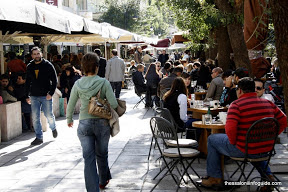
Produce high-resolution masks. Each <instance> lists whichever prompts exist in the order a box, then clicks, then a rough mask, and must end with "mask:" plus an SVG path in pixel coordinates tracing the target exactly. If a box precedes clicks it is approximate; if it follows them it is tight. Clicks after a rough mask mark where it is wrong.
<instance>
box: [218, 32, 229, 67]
mask: <svg viewBox="0 0 288 192" xmlns="http://www.w3.org/2000/svg"><path fill="white" fill-rule="evenodd" d="M216 37H217V39H216V41H217V45H218V66H219V67H221V68H222V69H223V71H227V70H228V69H230V53H232V52H233V51H232V48H231V44H230V39H229V35H228V31H227V27H218V28H217V29H216Z"/></svg>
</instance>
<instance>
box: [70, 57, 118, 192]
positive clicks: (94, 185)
mask: <svg viewBox="0 0 288 192" xmlns="http://www.w3.org/2000/svg"><path fill="white" fill-rule="evenodd" d="M98 69H99V57H98V56H97V55H96V54H95V53H87V54H86V55H84V57H83V59H82V70H83V72H84V74H85V76H83V77H82V78H81V79H80V80H78V81H76V83H75V85H74V86H73V88H72V91H71V95H70V100H69V102H68V106H67V113H66V117H67V124H68V126H69V127H72V126H73V119H72V117H73V112H74V108H75V105H76V103H77V101H78V99H79V98H80V100H81V105H82V106H81V109H80V116H79V126H78V130H77V135H78V138H79V140H80V143H81V146H82V152H83V158H84V164H85V165H84V166H85V167H84V177H85V185H86V190H87V191H88V192H99V188H100V189H104V188H105V186H106V185H107V184H108V183H109V180H110V179H111V173H110V170H109V166H108V143H109V139H110V126H109V120H107V119H103V118H100V117H96V116H93V115H90V114H89V113H88V104H89V99H90V98H91V97H92V96H95V95H97V93H98V92H99V91H100V98H101V99H107V101H108V102H109V104H110V106H111V107H112V108H114V109H115V108H117V106H118V104H117V101H116V98H115V96H114V93H113V91H112V88H111V86H110V84H109V82H108V81H107V80H106V79H105V78H101V77H99V76H98V75H97V73H98ZM96 160H97V167H98V169H97V167H96ZM97 170H98V171H97Z"/></svg>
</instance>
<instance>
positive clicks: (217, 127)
mask: <svg viewBox="0 0 288 192" xmlns="http://www.w3.org/2000/svg"><path fill="white" fill-rule="evenodd" d="M192 126H193V127H196V128H201V129H203V131H202V134H201V136H200V139H199V142H198V143H199V146H198V150H199V151H200V152H202V153H204V154H205V155H207V139H208V136H209V133H208V130H207V129H210V130H211V134H215V133H224V132H225V125H224V124H222V123H212V124H209V125H207V124H203V123H202V121H194V122H193V123H192Z"/></svg>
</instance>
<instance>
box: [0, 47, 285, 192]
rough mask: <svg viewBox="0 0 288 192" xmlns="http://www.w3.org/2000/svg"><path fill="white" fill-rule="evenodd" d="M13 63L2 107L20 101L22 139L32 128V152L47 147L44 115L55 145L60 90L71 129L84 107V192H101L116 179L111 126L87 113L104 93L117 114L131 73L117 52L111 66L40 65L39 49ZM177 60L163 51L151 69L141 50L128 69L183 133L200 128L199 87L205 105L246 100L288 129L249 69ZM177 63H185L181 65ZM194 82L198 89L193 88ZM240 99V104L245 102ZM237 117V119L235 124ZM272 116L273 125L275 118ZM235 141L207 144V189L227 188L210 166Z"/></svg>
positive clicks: (96, 61) (150, 102)
mask: <svg viewBox="0 0 288 192" xmlns="http://www.w3.org/2000/svg"><path fill="white" fill-rule="evenodd" d="M8 55H9V56H8V59H7V60H6V62H7V73H5V74H3V75H1V78H0V80H1V89H0V102H4V103H6V102H15V101H21V108H22V125H23V131H26V130H30V129H31V128H32V127H33V128H34V130H35V135H36V138H35V140H34V141H33V142H32V143H31V144H32V145H39V144H42V143H43V133H42V127H41V123H40V111H41V110H42V111H43V112H44V115H45V116H46V117H47V119H48V123H49V127H50V129H51V130H52V134H53V137H54V138H56V137H57V135H58V133H57V129H56V124H55V117H54V114H53V111H52V96H53V94H54V92H55V90H56V88H58V89H59V90H61V92H62V97H65V98H67V101H68V106H67V114H66V115H67V124H68V126H69V127H72V126H73V111H74V108H75V105H76V102H77V100H78V99H80V100H81V108H80V117H79V127H78V137H79V140H80V142H81V146H82V150H83V157H84V161H85V169H84V173H85V183H86V188H87V191H99V188H101V189H103V188H105V186H106V185H107V184H108V183H109V180H110V179H111V174H110V172H109V166H108V142H109V137H110V126H109V122H108V120H107V119H102V118H98V117H95V116H92V115H90V114H88V109H87V108H88V103H89V99H90V98H91V97H92V96H94V95H95V94H96V93H98V92H100V91H101V94H100V97H101V98H103V99H104V98H106V99H107V100H108V102H109V103H110V105H111V107H112V108H114V109H115V108H116V107H117V100H116V99H118V98H120V93H121V89H122V87H123V82H124V81H125V71H126V72H127V67H128V66H125V63H124V60H123V59H121V58H120V57H119V54H118V52H117V50H115V49H113V50H112V51H111V59H109V60H108V61H106V59H105V58H103V57H101V51H100V49H95V50H94V53H87V54H85V55H83V54H81V53H79V54H78V55H76V54H71V55H63V56H62V57H61V56H60V55H57V54H56V55H53V56H52V55H50V54H48V59H43V56H42V52H41V50H40V48H38V47H34V48H33V49H32V50H31V55H30V56H31V57H29V56H26V57H25V61H22V60H21V59H17V57H15V53H9V54H8ZM172 56H173V57H171V55H170V56H169V55H168V54H167V53H166V51H165V50H163V51H162V52H161V54H159V56H158V59H157V60H156V61H154V59H153V57H151V56H150V55H149V52H146V54H145V55H143V52H142V49H141V47H137V50H136V51H135V55H134V59H135V60H132V61H131V63H130V65H129V70H128V75H131V76H132V80H133V83H134V86H135V91H136V92H137V93H138V95H139V93H140V95H141V94H145V96H146V100H145V107H146V108H152V107H154V106H156V107H164V108H167V109H168V110H169V111H170V112H171V114H172V115H173V117H174V119H175V121H176V123H177V125H178V127H180V130H179V131H184V130H187V129H188V130H189V129H190V128H192V122H193V121H196V120H198V119H193V118H192V117H191V115H190V114H188V113H187V107H189V103H188V102H187V101H188V98H189V97H190V96H191V94H193V93H194V92H196V91H197V89H196V88H197V87H202V88H203V89H206V90H207V94H206V97H205V98H203V99H204V101H211V100H219V102H220V105H221V106H226V107H228V106H229V105H230V106H233V110H236V108H237V107H239V106H240V105H244V104H245V102H246V100H245V99H241V98H246V97H247V98H250V97H251V98H250V99H251V100H253V101H254V100H255V101H256V100H257V102H258V101H259V102H260V103H261V104H263V105H265V106H266V107H267V110H268V108H269V110H271V111H272V110H274V111H273V113H272V112H271V114H276V115H275V117H276V118H277V119H278V120H279V122H280V125H281V131H282V130H283V129H284V127H285V123H284V120H283V119H284V117H285V119H286V116H285V115H284V113H283V112H281V110H278V108H277V107H276V108H275V105H274V104H273V103H274V96H272V95H271V94H269V93H267V91H266V89H265V82H264V81H263V80H261V79H251V78H248V77H249V73H248V70H247V69H245V68H242V67H240V68H237V69H235V70H231V69H229V70H227V71H223V70H222V69H221V68H220V67H218V66H217V63H215V62H214V61H213V60H207V61H205V62H203V61H199V60H197V59H195V58H192V57H191V56H190V52H189V51H188V50H187V51H185V52H184V55H183V56H182V57H181V56H179V55H175V54H172ZM176 57H177V58H178V59H180V60H177V59H176ZM277 69H278V68H277V65H275V66H274V67H273V68H272V69H271V74H270V75H271V76H273V77H275V78H276V82H281V79H277V78H279V70H277ZM126 75H127V74H126ZM194 82H196V84H193V83H194ZM252 83H253V85H252ZM252 93H253V94H252ZM1 99H2V100H1ZM240 99H241V101H242V100H243V102H240V101H239V100H240ZM259 99H260V100H259ZM263 99H266V100H269V101H266V100H265V101H264V100H263ZM236 103H239V106H238V105H237V107H236V106H235V105H236ZM243 103H244V104H243ZM231 110H232V109H231ZM242 110H243V109H242V108H241V109H239V110H237V113H239V114H238V116H241V115H242ZM253 110H256V109H253ZM235 113H236V112H233V115H234V116H235ZM244 113H245V112H243V114H244ZM233 115H232V114H229V111H228V117H227V124H228V125H230V124H231V127H235V126H236V125H235V124H237V123H235V122H234V121H235V117H234V116H233ZM232 116H233V117H232ZM271 116H273V117H274V115H271ZM261 117H262V116H261ZM31 119H32V121H31ZM254 120H256V119H253V121H254ZM237 121H241V120H237ZM31 122H32V123H31ZM236 127H237V126H236ZM196 132H197V134H196V135H194V136H193V135H192V134H189V131H188V132H187V135H186V137H187V138H193V139H196V140H198V139H199V136H200V134H201V130H199V129H198V130H197V131H196ZM232 134H233V133H227V135H224V136H223V135H222V136H221V135H219V136H213V137H212V136H211V137H210V139H209V140H208V142H209V143H210V144H209V145H208V151H213V150H214V151H213V152H210V155H209V156H208V160H207V173H208V176H210V177H209V178H207V179H203V182H202V185H203V186H206V187H211V186H214V185H218V184H219V183H221V182H222V178H221V177H220V178H219V176H220V175H222V173H221V172H220V171H219V167H217V166H216V165H215V162H211V161H212V160H211V159H218V157H219V154H229V155H231V154H232V152H231V151H229V150H230V149H225V150H226V151H225V152H223V150H224V149H222V147H223V146H222V145H220V144H218V143H217V142H218V141H219V139H221V140H225V142H228V139H229V141H230V143H231V141H232V140H231V138H230V137H232V136H231V135H232ZM214 137H215V138H214ZM216 137H217V138H216ZM218 137H219V138H218ZM220 137H221V138H220ZM236 137H237V136H236ZM227 138H228V139H227ZM233 138H235V135H234V136H233ZM216 140H217V141H216ZM95 143H97V146H95ZM231 144H233V145H235V142H234V141H233V143H231ZM238 144H239V145H242V144H241V143H237V142H236V147H237V145H238ZM215 148H216V149H215ZM217 148H221V152H219V150H218V151H217ZM234 148H235V147H234ZM234 148H233V154H234V152H235V151H237V150H238V151H237V152H235V153H237V155H239V154H241V153H243V150H242V151H241V149H239V147H238V149H236V148H235V149H234ZM239 150H240V151H239ZM230 152H231V153H230ZM239 156H241V155H239ZM96 161H97V165H98V173H99V174H98V173H97V171H95V170H97V168H96V163H95V162H96ZM92 165H93V166H92ZM217 165H218V164H217ZM261 166H262V165H261ZM263 166H264V164H263ZM267 174H270V173H267Z"/></svg>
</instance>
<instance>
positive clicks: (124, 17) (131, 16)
mask: <svg viewBox="0 0 288 192" xmlns="http://www.w3.org/2000/svg"><path fill="white" fill-rule="evenodd" d="M102 9H103V10H106V11H105V12H104V13H103V15H102V16H101V17H100V18H99V21H100V22H107V23H110V24H111V25H113V26H116V27H119V28H122V29H126V30H129V31H133V29H134V27H135V26H136V25H137V24H138V20H137V18H138V17H139V15H140V0H127V1H126V2H121V3H119V2H118V1H116V0H111V1H106V5H105V6H103V7H102Z"/></svg>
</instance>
